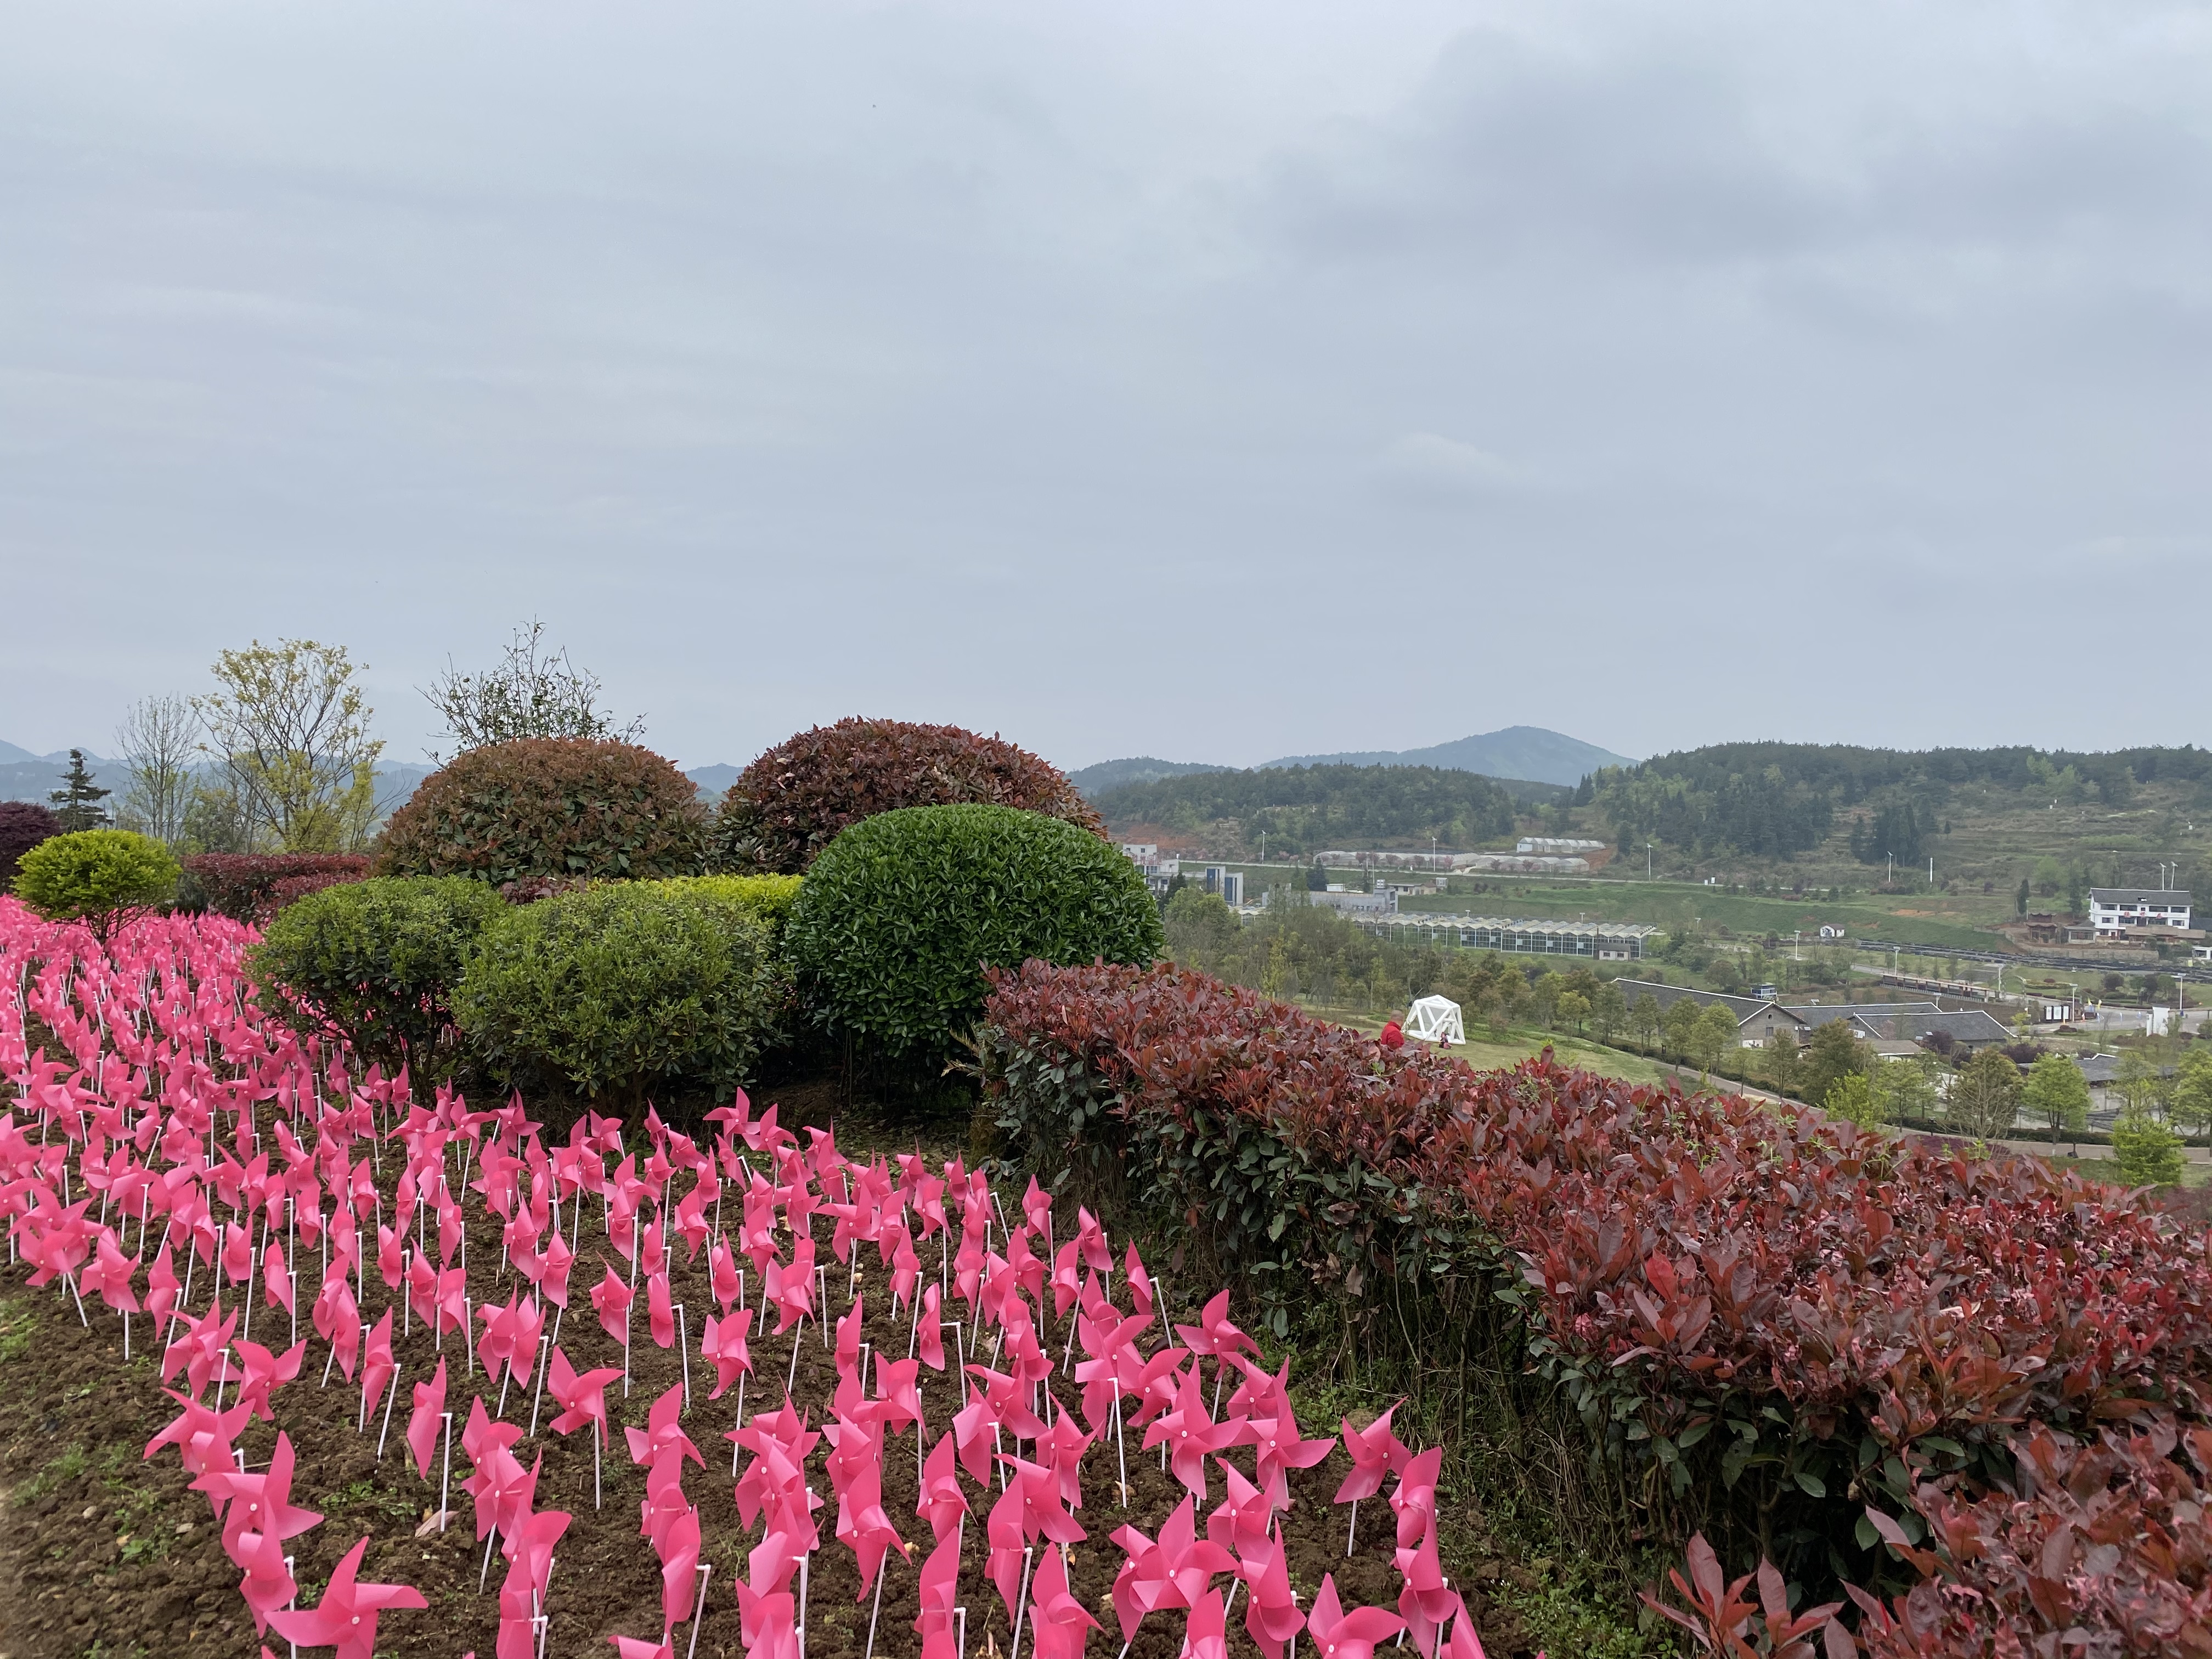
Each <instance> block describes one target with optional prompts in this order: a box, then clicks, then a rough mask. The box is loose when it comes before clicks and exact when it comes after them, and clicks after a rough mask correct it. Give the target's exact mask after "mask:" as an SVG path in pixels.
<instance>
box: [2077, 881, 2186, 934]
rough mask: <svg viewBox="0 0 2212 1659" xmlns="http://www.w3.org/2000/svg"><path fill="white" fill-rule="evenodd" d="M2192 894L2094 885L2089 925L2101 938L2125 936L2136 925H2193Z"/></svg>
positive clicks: (2158, 926) (2168, 889)
mask: <svg viewBox="0 0 2212 1659" xmlns="http://www.w3.org/2000/svg"><path fill="white" fill-rule="evenodd" d="M2189 910H2190V898H2189V895H2188V894H2186V893H2185V892H2181V891H2179V890H2176V889H2172V888H2163V887H2092V888H2091V889H2090V890H2089V926H2090V927H2092V928H2093V929H2094V930H2095V931H2096V934H2097V937H2098V938H2099V939H2124V938H2126V937H2127V935H2128V933H2129V932H2130V930H2131V929H2134V928H2138V927H2140V928H2144V929H2150V928H2160V927H2173V928H2186V927H2188V926H2189Z"/></svg>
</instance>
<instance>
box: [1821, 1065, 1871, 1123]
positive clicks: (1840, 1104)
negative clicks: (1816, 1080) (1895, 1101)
mask: <svg viewBox="0 0 2212 1659" xmlns="http://www.w3.org/2000/svg"><path fill="white" fill-rule="evenodd" d="M1820 1109H1821V1110H1822V1111H1824V1112H1826V1113H1827V1115H1829V1116H1830V1117H1837V1118H1841V1119H1843V1120H1844V1121H1845V1122H1847V1123H1856V1124H1857V1125H1858V1126H1859V1127H1861V1128H1862V1129H1875V1128H1879V1127H1881V1125H1882V1124H1883V1123H1884V1122H1886V1121H1887V1119H1886V1118H1885V1116H1884V1115H1883V1113H1882V1103H1881V1097H1879V1096H1878V1095H1877V1094H1876V1093H1875V1087H1874V1079H1872V1078H1870V1077H1869V1076H1868V1075H1867V1074H1866V1073H1864V1072H1846V1073H1844V1075H1843V1076H1841V1077H1839V1078H1838V1079H1836V1080H1835V1081H1834V1082H1833V1083H1832V1084H1830V1085H1828V1092H1827V1094H1826V1097H1824V1098H1823V1099H1822V1100H1821V1102H1820Z"/></svg>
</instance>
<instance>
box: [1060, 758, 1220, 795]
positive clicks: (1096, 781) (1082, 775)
mask: <svg viewBox="0 0 2212 1659" xmlns="http://www.w3.org/2000/svg"><path fill="white" fill-rule="evenodd" d="M1235 770H1236V768H1234V767H1231V766H1214V765H1212V764H1210V763H1207V762H1205V761H1170V760H1162V759H1160V758H1159V757H1158V756H1156V755H1133V756H1131V757H1129V758H1128V759H1127V760H1109V761H1100V762H1098V763H1097V764H1096V765H1094V766H1086V767H1085V768H1084V769H1082V770H1081V771H1079V772H1070V773H1069V774H1068V775H1067V781H1069V782H1070V783H1072V784H1073V785H1074V786H1075V787H1077V788H1078V789H1079V790H1080V791H1082V792H1083V793H1085V795H1095V794H1097V793H1099V792H1100V791H1101V790H1104V789H1118V788H1120V787H1121V786H1122V785H1123V784H1125V783H1157V782H1158V781H1160V780H1161V779H1162V778H1181V777H1188V776H1189V775H1190V774H1192V773H1194V772H1233V771H1235Z"/></svg>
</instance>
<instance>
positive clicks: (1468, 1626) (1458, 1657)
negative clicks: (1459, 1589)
mask: <svg viewBox="0 0 2212 1659" xmlns="http://www.w3.org/2000/svg"><path fill="white" fill-rule="evenodd" d="M1443 1652H1445V1653H1447V1654H1449V1655H1450V1656H1451V1659H1487V1656H1486V1655H1485V1654H1484V1652H1483V1650H1482V1638H1481V1637H1480V1636H1479V1635H1477V1634H1476V1633H1475V1629H1474V1614H1473V1613H1469V1612H1468V1610H1467V1602H1466V1601H1465V1600H1464V1599H1463V1598H1462V1597H1460V1596H1458V1595H1454V1596H1453V1597H1452V1627H1451V1635H1450V1636H1449V1638H1446V1639H1445V1641H1444V1644H1443Z"/></svg>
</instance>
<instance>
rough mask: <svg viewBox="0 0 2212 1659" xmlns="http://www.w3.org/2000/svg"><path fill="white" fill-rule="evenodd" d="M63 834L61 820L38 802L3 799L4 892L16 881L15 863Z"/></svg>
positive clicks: (0, 863)
mask: <svg viewBox="0 0 2212 1659" xmlns="http://www.w3.org/2000/svg"><path fill="white" fill-rule="evenodd" d="M61 832H62V821H61V818H60V817H59V816H58V814H57V813H56V812H55V811H53V810H52V808H51V807H46V806H41V805H39V803H38V802H36V801H34V800H0V893H4V892H6V891H7V890H8V887H9V884H10V883H11V882H13V881H14V880H15V860H18V859H20V858H21V857H22V856H23V854H26V853H27V852H29V851H30V850H31V849H32V848H33V847H36V846H37V845H38V844H39V843H40V842H42V841H46V840H50V839H52V837H53V836H58V835H59V834H61Z"/></svg>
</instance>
